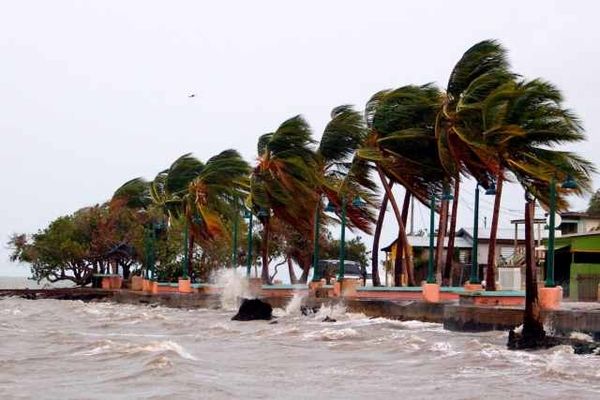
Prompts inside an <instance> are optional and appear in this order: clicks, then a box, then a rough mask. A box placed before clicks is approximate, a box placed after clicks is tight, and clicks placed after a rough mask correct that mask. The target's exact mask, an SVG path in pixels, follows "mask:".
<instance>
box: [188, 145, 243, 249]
mask: <svg viewBox="0 0 600 400" xmlns="http://www.w3.org/2000/svg"><path fill="white" fill-rule="evenodd" d="M249 174H250V167H249V165H248V163H247V162H246V161H244V159H242V157H241V156H240V154H239V153H238V152H237V151H236V150H231V149H230V150H225V151H222V152H221V153H219V154H217V155H216V156H214V157H211V158H209V159H208V161H207V162H206V164H205V165H204V167H203V168H202V170H201V171H200V172H199V173H198V175H197V176H196V177H195V178H194V179H193V180H192V181H191V182H190V184H189V197H188V204H187V205H188V207H187V208H186V210H187V211H186V216H187V218H188V219H194V221H195V223H194V224H193V225H192V226H193V229H192V232H194V234H195V236H196V237H198V238H199V239H200V240H201V241H211V240H214V239H216V238H218V237H222V236H224V234H225V233H226V228H225V227H226V222H227V221H235V220H236V219H237V218H239V217H240V212H241V210H242V209H243V199H244V198H245V197H247V195H248V193H249V182H248V176H249ZM234 251H237V249H234Z"/></svg>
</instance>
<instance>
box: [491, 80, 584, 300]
mask: <svg viewBox="0 0 600 400" xmlns="http://www.w3.org/2000/svg"><path fill="white" fill-rule="evenodd" d="M562 100H563V99H562V95H561V93H560V91H559V90H558V89H557V88H556V87H554V86H553V85H551V84H550V83H548V82H544V81H542V80H538V79H536V80H531V81H523V80H522V81H509V82H507V83H505V84H503V85H502V86H500V87H498V88H497V89H496V90H494V91H493V92H492V93H490V94H489V96H488V97H487V98H486V99H485V100H484V101H483V102H482V114H483V129H484V130H483V133H482V138H483V141H484V143H485V146H487V147H489V148H494V149H495V153H494V163H495V164H496V165H497V166H498V172H497V175H498V185H497V194H496V199H495V204H494V214H493V219H492V228H493V230H494V229H495V228H496V227H497V221H498V211H499V206H500V200H501V195H502V191H501V190H500V189H501V187H502V185H501V183H502V182H503V181H504V180H506V179H507V173H510V174H511V175H513V176H515V177H516V179H517V180H518V181H519V182H522V183H523V184H524V185H526V186H527V187H528V190H529V191H530V192H531V193H532V194H533V195H535V196H536V197H537V198H539V199H541V200H542V201H543V202H545V203H546V204H547V201H545V200H547V197H548V193H549V192H550V191H549V190H548V188H549V184H550V181H549V180H548V177H550V176H554V177H555V178H556V177H557V175H558V176H562V177H563V179H564V177H565V175H569V176H571V177H573V178H575V179H577V180H578V181H579V182H581V184H580V185H579V188H578V189H577V193H578V194H581V193H583V192H584V191H589V190H590V187H589V182H590V178H589V176H590V173H591V172H592V171H593V166H592V165H591V164H590V163H589V162H587V161H586V160H584V159H581V158H580V157H578V156H577V155H575V154H571V153H568V152H558V151H556V150H554V149H553V148H554V147H555V146H558V145H562V144H569V143H577V142H580V141H582V140H584V135H583V130H582V127H581V124H580V122H579V120H578V119H577V117H576V116H575V115H574V114H573V113H572V112H571V111H569V110H568V109H565V108H564V107H563V106H562ZM558 166H560V169H558ZM555 170H556V171H555ZM493 250H494V249H493V244H492V243H491V244H490V253H493V252H494V251H493ZM494 261H495V256H494V257H492V256H490V259H488V268H487V273H486V282H488V283H487V288H488V289H489V290H495V279H494V276H495V270H494Z"/></svg>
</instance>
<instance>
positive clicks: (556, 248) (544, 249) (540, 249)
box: [535, 243, 571, 251]
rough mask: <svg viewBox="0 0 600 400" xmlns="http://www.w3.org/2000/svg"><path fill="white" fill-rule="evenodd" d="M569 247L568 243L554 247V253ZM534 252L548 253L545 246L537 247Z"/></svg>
mask: <svg viewBox="0 0 600 400" xmlns="http://www.w3.org/2000/svg"><path fill="white" fill-rule="evenodd" d="M569 247H571V244H570V243H561V244H557V245H555V246H554V251H558V250H564V249H566V248H569ZM535 251H548V249H547V248H546V246H545V245H541V246H537V247H536V248H535Z"/></svg>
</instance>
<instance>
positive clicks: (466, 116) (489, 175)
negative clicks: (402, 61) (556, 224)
mask: <svg viewBox="0 0 600 400" xmlns="http://www.w3.org/2000/svg"><path fill="white" fill-rule="evenodd" d="M513 78H514V74H512V73H511V72H510V70H509V64H508V61H507V57H506V50H505V49H504V48H503V47H502V46H501V45H500V44H499V43H497V42H496V41H493V40H484V41H482V42H479V43H477V44H475V45H474V46H472V47H471V48H470V49H468V50H467V51H466V52H465V53H464V55H463V56H462V57H461V59H460V60H459V61H458V63H457V64H456V65H455V66H454V68H453V70H452V73H451V74H450V78H449V80H448V85H447V87H446V92H445V94H444V101H443V104H442V107H441V108H440V111H439V113H438V116H437V119H436V136H437V138H438V151H439V157H440V161H441V163H442V165H443V166H444V168H445V170H446V171H447V172H448V174H449V175H450V176H452V177H453V178H454V182H455V194H456V196H455V197H456V199H458V194H459V188H458V186H457V185H458V181H459V179H460V175H470V176H472V177H474V178H475V179H476V180H477V182H478V183H479V184H481V185H482V186H483V187H485V188H488V187H489V186H490V184H491V182H492V180H493V177H496V181H497V193H498V195H497V196H496V202H497V203H498V206H499V201H500V200H499V199H500V197H501V191H502V182H503V178H504V177H503V175H502V174H501V173H500V171H499V168H498V165H497V163H496V160H495V158H494V157H493V155H494V148H493V147H488V146H486V143H485V141H484V140H483V138H482V132H483V124H484V122H483V121H482V113H481V103H482V102H483V101H484V100H485V99H486V98H487V97H488V96H489V94H490V93H491V92H492V91H494V90H495V89H496V88H497V87H499V86H501V85H502V84H504V83H505V82H509V81H511V80H512V79H513ZM498 210H499V209H498ZM456 217H457V215H456V209H455V208H453V212H452V217H451V218H452V219H451V221H450V226H451V227H452V226H454V227H455V226H456ZM497 226H498V213H497V212H496V211H495V212H494V215H493V218H492V229H491V235H490V249H489V255H490V256H489V257H490V258H491V259H493V260H495V252H496V250H495V249H496V247H495V238H496V232H497ZM454 234H455V232H454V229H451V230H450V238H449V246H448V254H449V256H448V257H447V261H446V271H447V272H446V274H447V275H449V269H450V266H449V263H451V258H450V257H451V254H452V253H453V251H454V248H453V245H454ZM448 260H450V261H448ZM488 264H489V263H488ZM492 264H493V263H492ZM492 268H493V267H492ZM487 282H488V283H491V284H492V285H493V282H494V281H493V279H492V280H491V281H490V280H489V277H488V280H487Z"/></svg>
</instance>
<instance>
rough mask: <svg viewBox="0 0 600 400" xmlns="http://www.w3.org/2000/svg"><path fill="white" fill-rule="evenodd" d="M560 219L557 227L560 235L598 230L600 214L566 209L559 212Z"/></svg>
mask: <svg viewBox="0 0 600 400" xmlns="http://www.w3.org/2000/svg"><path fill="white" fill-rule="evenodd" d="M560 219H561V220H562V221H561V224H560V225H559V226H558V227H557V228H558V229H559V230H560V232H561V234H562V235H572V234H583V233H588V232H594V231H600V215H597V214H590V213H587V212H577V211H567V212H562V213H560Z"/></svg>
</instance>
